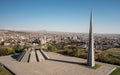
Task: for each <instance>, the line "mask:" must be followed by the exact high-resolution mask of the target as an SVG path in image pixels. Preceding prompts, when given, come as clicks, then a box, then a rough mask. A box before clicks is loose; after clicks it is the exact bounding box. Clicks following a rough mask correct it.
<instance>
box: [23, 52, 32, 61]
mask: <svg viewBox="0 0 120 75" xmlns="http://www.w3.org/2000/svg"><path fill="white" fill-rule="evenodd" d="M29 55H30V51H29V50H28V51H26V53H25V55H24V56H23V58H22V59H21V62H28V58H29Z"/></svg>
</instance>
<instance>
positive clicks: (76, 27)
mask: <svg viewBox="0 0 120 75" xmlns="http://www.w3.org/2000/svg"><path fill="white" fill-rule="evenodd" d="M119 3H120V1H119V0H115V1H114V0H36V1H33V0H0V29H11V30H32V31H40V30H47V31H64V32H80V33H82V32H84V33H86V32H87V33H88V29H89V18H90V16H89V15H90V11H91V9H92V10H93V28H94V32H95V33H115V34H116V33H117V34H119V33H120V32H119V28H120V21H119V20H120V14H119V13H120V8H119V7H120V4H119Z"/></svg>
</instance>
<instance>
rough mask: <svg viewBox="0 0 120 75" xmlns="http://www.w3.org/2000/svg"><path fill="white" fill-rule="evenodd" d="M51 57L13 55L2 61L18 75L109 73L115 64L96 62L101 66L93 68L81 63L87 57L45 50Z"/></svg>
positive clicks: (101, 74)
mask: <svg viewBox="0 0 120 75" xmlns="http://www.w3.org/2000/svg"><path fill="white" fill-rule="evenodd" d="M45 53H46V54H47V55H48V56H49V57H50V58H49V60H45V61H42V62H31V63H25V62H18V61H16V60H15V59H13V58H12V57H11V56H2V57H0V62H1V63H3V64H4V65H5V66H6V67H8V68H9V69H10V70H11V71H13V72H14V73H15V74H16V75H108V74H109V73H110V72H111V71H112V70H113V69H115V68H116V66H115V65H111V64H106V63H100V62H96V63H98V64H100V65H101V67H100V68H98V69H96V70H93V69H90V68H87V67H85V66H82V65H79V64H80V63H84V62H86V60H85V59H81V58H76V57H70V56H64V55H61V54H57V53H52V52H45Z"/></svg>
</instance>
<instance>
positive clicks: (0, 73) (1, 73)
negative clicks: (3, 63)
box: [0, 67, 13, 75]
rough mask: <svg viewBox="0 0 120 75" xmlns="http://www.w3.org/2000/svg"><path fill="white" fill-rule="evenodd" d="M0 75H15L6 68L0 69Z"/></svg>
mask: <svg viewBox="0 0 120 75" xmlns="http://www.w3.org/2000/svg"><path fill="white" fill-rule="evenodd" d="M0 75H13V74H12V73H10V72H9V71H8V70H6V69H5V68H4V67H0Z"/></svg>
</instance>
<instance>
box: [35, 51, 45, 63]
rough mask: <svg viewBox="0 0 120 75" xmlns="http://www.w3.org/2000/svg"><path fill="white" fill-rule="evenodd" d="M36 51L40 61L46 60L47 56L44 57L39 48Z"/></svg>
mask: <svg viewBox="0 0 120 75" xmlns="http://www.w3.org/2000/svg"><path fill="white" fill-rule="evenodd" d="M36 53H37V56H38V60H39V62H40V61H44V60H45V58H44V57H43V55H42V54H41V52H40V51H39V50H36Z"/></svg>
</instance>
